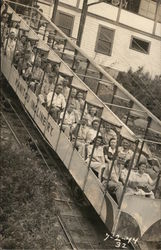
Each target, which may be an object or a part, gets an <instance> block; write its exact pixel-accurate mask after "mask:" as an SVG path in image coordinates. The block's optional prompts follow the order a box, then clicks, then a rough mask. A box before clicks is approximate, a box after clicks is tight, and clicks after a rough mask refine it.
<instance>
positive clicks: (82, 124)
mask: <svg viewBox="0 0 161 250" xmlns="http://www.w3.org/2000/svg"><path fill="white" fill-rule="evenodd" d="M87 123H88V121H87V117H86V116H83V118H82V120H80V121H79V122H78V124H77V126H76V127H75V128H74V130H73V133H72V135H73V139H74V138H75V137H76V136H77V141H76V149H77V150H78V152H79V153H80V155H81V156H82V158H83V159H86V155H85V149H86V145H88V143H89V141H88V139H89V138H88V134H89V127H88V126H87ZM78 129H79V132H78ZM77 133H78V135H77Z"/></svg>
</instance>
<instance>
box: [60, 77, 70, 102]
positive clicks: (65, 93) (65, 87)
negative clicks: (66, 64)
mask: <svg viewBox="0 0 161 250" xmlns="http://www.w3.org/2000/svg"><path fill="white" fill-rule="evenodd" d="M61 82H62V84H63V91H62V94H63V96H64V97H65V100H66V101H67V98H68V95H69V91H70V88H69V87H68V85H69V80H68V79H66V78H63V79H62V81H61Z"/></svg>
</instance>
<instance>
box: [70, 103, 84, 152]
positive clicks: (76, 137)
mask: <svg viewBox="0 0 161 250" xmlns="http://www.w3.org/2000/svg"><path fill="white" fill-rule="evenodd" d="M86 104H87V102H86V101H85V102H84V106H83V111H82V114H81V117H80V120H82V119H83V116H84V112H85V108H86ZM79 130H80V124H78V129H77V131H76V136H75V140H74V144H73V149H74V148H75V147H76V143H77V139H78V134H79Z"/></svg>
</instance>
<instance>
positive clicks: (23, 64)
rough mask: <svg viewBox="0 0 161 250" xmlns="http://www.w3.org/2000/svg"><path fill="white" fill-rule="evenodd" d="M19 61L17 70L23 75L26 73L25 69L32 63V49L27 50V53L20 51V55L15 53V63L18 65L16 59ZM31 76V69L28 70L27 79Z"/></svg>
mask: <svg viewBox="0 0 161 250" xmlns="http://www.w3.org/2000/svg"><path fill="white" fill-rule="evenodd" d="M17 60H18V62H17V70H18V72H19V74H21V75H23V74H24V73H25V71H26V70H27V68H28V65H31V51H30V50H26V52H25V53H20V54H19V55H18V54H16V55H15V59H14V65H15V66H16V61H17ZM29 75H30V76H31V70H30V72H27V76H26V77H25V79H26V78H27V77H28V76H29Z"/></svg>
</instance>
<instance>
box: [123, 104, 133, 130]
mask: <svg viewBox="0 0 161 250" xmlns="http://www.w3.org/2000/svg"><path fill="white" fill-rule="evenodd" d="M133 104H134V102H133V101H132V100H130V102H129V108H132V106H133ZM130 112H131V110H129V111H128V113H127V117H126V121H125V124H126V125H127V123H128V120H129V116H130Z"/></svg>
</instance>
